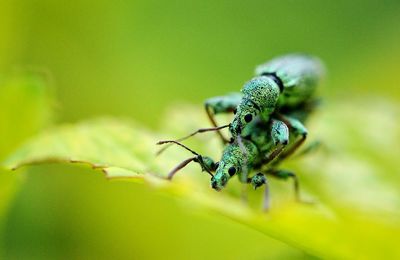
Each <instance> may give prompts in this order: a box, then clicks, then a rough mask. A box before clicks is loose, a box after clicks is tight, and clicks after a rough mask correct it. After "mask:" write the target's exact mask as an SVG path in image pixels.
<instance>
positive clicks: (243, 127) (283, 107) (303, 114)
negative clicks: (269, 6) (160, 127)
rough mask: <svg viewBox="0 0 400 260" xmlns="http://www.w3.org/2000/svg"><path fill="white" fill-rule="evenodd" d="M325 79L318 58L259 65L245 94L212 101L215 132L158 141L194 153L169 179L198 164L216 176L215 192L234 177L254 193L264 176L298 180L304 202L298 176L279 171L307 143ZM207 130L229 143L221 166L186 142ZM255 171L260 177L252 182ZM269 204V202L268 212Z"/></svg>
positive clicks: (289, 57) (283, 59) (209, 106)
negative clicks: (221, 121) (224, 116)
mask: <svg viewBox="0 0 400 260" xmlns="http://www.w3.org/2000/svg"><path fill="white" fill-rule="evenodd" d="M322 74H323V66H322V64H321V63H320V61H319V60H318V59H317V58H314V57H311V56H307V55H298V54H292V55H287V56H283V57H278V58H275V59H273V60H271V61H269V62H267V63H265V64H262V65H260V66H258V67H257V68H256V77H255V78H253V79H251V80H250V81H249V82H247V83H246V84H245V85H244V87H243V88H242V90H241V93H232V94H229V95H226V96H222V97H215V98H210V99H208V100H207V101H206V102H205V109H206V112H207V115H208V117H209V119H210V121H211V123H212V125H213V127H212V128H203V129H199V130H197V131H196V132H194V133H192V134H190V135H188V136H186V137H184V138H181V139H178V140H168V141H160V142H158V144H167V143H170V144H173V143H175V144H177V145H180V146H181V147H184V148H185V149H187V150H189V151H190V152H191V153H193V154H194V157H192V158H189V159H187V160H185V161H183V162H182V163H180V164H179V165H177V166H176V167H175V168H174V169H173V170H172V171H171V172H170V173H169V174H168V179H172V177H173V176H174V174H175V173H176V172H178V171H179V170H180V169H182V168H183V167H185V166H186V165H187V164H189V163H190V162H192V161H193V162H197V163H199V164H200V166H201V168H202V171H206V172H208V173H209V174H210V175H211V176H212V177H211V187H212V188H213V189H215V190H218V191H219V190H221V189H222V188H224V187H225V186H226V184H227V182H228V180H229V179H230V178H232V177H233V176H234V175H238V176H239V180H240V181H241V182H243V183H249V184H251V185H253V187H254V188H258V187H260V186H262V185H264V184H266V177H265V175H271V176H275V177H278V178H281V179H287V178H293V179H294V186H295V194H296V199H297V200H299V189H298V187H299V185H298V180H297V177H296V175H295V174H293V173H292V172H289V171H286V170H279V169H277V166H278V165H279V163H280V162H282V161H283V160H284V159H286V158H287V157H288V156H290V155H291V154H293V152H295V151H296V150H297V149H298V148H299V147H300V146H301V144H303V143H304V141H305V139H306V136H307V129H306V128H305V127H304V125H303V123H304V122H305V120H306V118H307V116H308V115H309V114H310V112H311V111H312V110H313V109H314V106H315V105H314V104H315V98H314V92H315V89H316V87H317V85H318V83H319V81H320V79H321V77H322ZM232 112H233V113H234V118H233V120H232V122H231V123H230V124H228V125H224V126H218V125H217V122H216V120H215V115H217V114H221V113H232ZM226 127H229V132H230V134H231V135H232V137H231V138H230V141H228V140H227V139H226V138H225V137H224V136H223V134H222V133H221V132H220V130H221V129H223V128H226ZM208 131H217V133H218V135H219V136H220V137H221V140H222V142H223V143H224V144H225V147H224V151H223V154H222V158H221V160H220V161H219V162H217V163H215V162H214V161H213V160H212V159H211V158H209V157H206V156H202V155H200V154H198V153H196V152H195V151H193V150H191V149H190V148H188V147H186V146H185V145H183V144H182V143H181V141H183V140H185V139H187V138H189V137H191V136H194V135H195V134H197V133H202V132H208ZM166 148H167V146H166V147H164V149H162V150H160V151H163V150H165V149H166ZM252 171H259V172H258V173H257V174H255V175H253V176H252V177H248V176H249V173H250V172H252ZM214 173H215V174H214ZM267 205H268V202H267V201H266V202H265V204H264V208H266V207H267Z"/></svg>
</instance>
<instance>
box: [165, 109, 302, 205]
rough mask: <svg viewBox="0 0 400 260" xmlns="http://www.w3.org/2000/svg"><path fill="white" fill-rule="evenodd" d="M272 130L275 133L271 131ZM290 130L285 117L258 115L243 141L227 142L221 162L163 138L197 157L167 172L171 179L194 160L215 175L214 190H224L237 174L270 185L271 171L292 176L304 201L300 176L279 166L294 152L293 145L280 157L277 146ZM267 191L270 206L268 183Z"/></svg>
mask: <svg viewBox="0 0 400 260" xmlns="http://www.w3.org/2000/svg"><path fill="white" fill-rule="evenodd" d="M269 133H272V134H271V135H270V134H269ZM289 133H290V129H289V128H288V127H287V126H286V124H285V123H284V122H283V121H280V120H277V119H274V118H272V119H271V120H269V121H268V122H265V121H263V120H262V119H261V118H260V117H258V118H256V119H255V120H253V122H252V123H250V124H249V125H248V127H247V128H246V132H243V136H242V143H241V144H240V143H239V142H235V141H231V142H230V143H228V144H226V145H225V147H224V150H223V153H222V157H221V159H220V161H219V162H215V161H214V160H213V159H211V158H210V157H208V156H202V155H200V154H199V153H197V152H195V151H193V150H192V149H190V148H188V147H187V146H185V145H183V144H182V143H180V142H179V141H176V140H167V141H160V142H158V144H170V143H174V144H177V145H179V146H181V147H183V148H185V149H187V150H188V151H190V152H191V153H192V154H194V157H191V158H188V159H186V160H184V161H183V162H182V163H180V164H178V165H177V166H176V167H175V168H174V169H172V170H171V171H170V173H169V174H168V176H167V179H169V180H171V179H172V178H173V176H174V175H175V174H176V173H177V172H178V171H179V170H181V169H182V168H184V167H185V166H186V165H188V164H189V163H190V162H196V163H198V164H199V165H200V166H201V169H202V171H205V172H207V173H209V174H210V175H211V187H212V188H213V189H214V190H217V191H220V190H222V189H223V188H224V187H225V186H226V185H227V183H228V181H229V179H231V178H232V177H233V176H235V175H237V176H238V177H239V181H240V182H242V183H246V184H251V185H252V186H253V187H254V188H255V189H256V188H258V187H261V186H262V185H267V179H266V176H265V175H270V176H274V177H277V178H279V179H288V178H292V179H293V180H294V189H295V196H296V200H298V201H300V198H299V183H298V179H297V176H296V175H295V174H294V173H293V172H291V171H287V170H281V169H278V168H277V167H278V166H279V163H280V162H281V161H282V160H283V159H284V158H286V157H287V156H288V155H290V153H291V151H290V149H288V150H286V151H282V153H279V154H280V157H278V158H277V154H278V153H277V152H276V150H274V149H273V148H274V147H275V146H276V145H277V144H286V143H288V142H289ZM282 149H283V146H282ZM254 171H258V172H257V173H256V174H254V175H253V176H252V177H249V176H250V173H252V172H254ZM265 191H266V193H265V198H264V206H263V208H264V209H265V210H267V209H268V207H269V203H268V201H269V199H268V187H266V189H265Z"/></svg>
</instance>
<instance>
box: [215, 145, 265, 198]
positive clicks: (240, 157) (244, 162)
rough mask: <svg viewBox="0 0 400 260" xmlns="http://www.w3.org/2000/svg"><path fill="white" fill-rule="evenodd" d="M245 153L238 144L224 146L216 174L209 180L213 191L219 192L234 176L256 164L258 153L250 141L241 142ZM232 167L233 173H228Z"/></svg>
mask: <svg viewBox="0 0 400 260" xmlns="http://www.w3.org/2000/svg"><path fill="white" fill-rule="evenodd" d="M243 145H244V148H245V151H242V149H241V147H240V146H239V144H238V143H231V144H228V145H226V146H225V149H224V152H223V154H222V157H221V160H220V161H219V165H218V168H217V170H216V174H215V175H214V177H213V178H212V179H211V186H212V187H213V189H215V190H221V189H222V188H223V187H224V186H225V185H226V183H227V182H228V180H229V179H230V178H231V177H232V176H234V175H236V174H237V175H240V174H241V173H242V172H244V171H247V169H251V168H252V167H253V164H254V163H257V161H258V159H259V156H260V152H259V150H258V148H257V146H256V144H255V143H253V142H252V141H250V140H243ZM232 167H234V168H235V172H234V173H233V174H232V173H231V174H230V173H229V169H230V168H232Z"/></svg>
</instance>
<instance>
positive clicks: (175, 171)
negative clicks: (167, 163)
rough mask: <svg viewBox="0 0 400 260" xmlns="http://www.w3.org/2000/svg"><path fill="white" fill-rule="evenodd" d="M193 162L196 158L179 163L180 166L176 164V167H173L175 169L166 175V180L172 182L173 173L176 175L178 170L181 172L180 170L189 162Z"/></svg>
mask: <svg viewBox="0 0 400 260" xmlns="http://www.w3.org/2000/svg"><path fill="white" fill-rule="evenodd" d="M194 160H196V157H192V158H189V159H186V160H184V161H183V162H181V163H180V164H178V165H177V166H175V168H173V169H172V170H171V171H170V172H169V173H168V175H167V180H172V177H174V175H175V173H177V172H178V171H179V170H181V169H182V168H184V167H185V166H186V165H188V164H189V163H190V162H193V161H194Z"/></svg>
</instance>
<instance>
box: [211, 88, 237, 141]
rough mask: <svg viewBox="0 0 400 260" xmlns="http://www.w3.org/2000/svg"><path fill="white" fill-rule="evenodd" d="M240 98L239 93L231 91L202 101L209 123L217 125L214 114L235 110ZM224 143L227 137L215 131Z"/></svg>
mask: <svg viewBox="0 0 400 260" xmlns="http://www.w3.org/2000/svg"><path fill="white" fill-rule="evenodd" d="M241 100H242V94H241V93H231V94H228V95H225V96H220V97H213V98H209V99H207V100H206V101H205V102H204V107H205V110H206V113H207V116H208V118H209V119H210V122H211V124H212V125H213V126H214V127H218V124H217V121H216V120H215V115H217V114H222V113H231V112H234V113H235V112H236V107H237V106H238V105H239V103H240V101H241ZM217 134H218V135H219V136H220V138H221V140H222V142H223V143H224V144H226V143H228V139H226V138H225V137H224V135H223V134H222V133H221V132H220V131H217Z"/></svg>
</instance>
